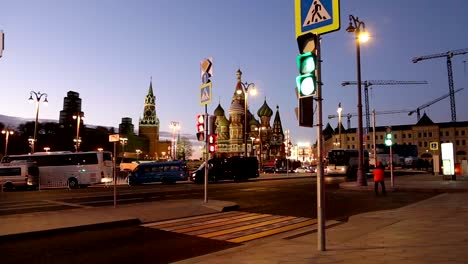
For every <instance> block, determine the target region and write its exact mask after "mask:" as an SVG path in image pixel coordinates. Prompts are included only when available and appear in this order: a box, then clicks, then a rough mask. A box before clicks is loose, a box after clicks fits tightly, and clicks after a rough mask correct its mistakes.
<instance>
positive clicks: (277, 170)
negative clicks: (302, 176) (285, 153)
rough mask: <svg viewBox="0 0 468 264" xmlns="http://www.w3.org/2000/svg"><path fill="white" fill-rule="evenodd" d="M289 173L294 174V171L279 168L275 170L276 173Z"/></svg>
mask: <svg viewBox="0 0 468 264" xmlns="http://www.w3.org/2000/svg"><path fill="white" fill-rule="evenodd" d="M288 172H289V173H294V170H292V169H286V168H284V167H282V168H277V169H276V170H275V173H288Z"/></svg>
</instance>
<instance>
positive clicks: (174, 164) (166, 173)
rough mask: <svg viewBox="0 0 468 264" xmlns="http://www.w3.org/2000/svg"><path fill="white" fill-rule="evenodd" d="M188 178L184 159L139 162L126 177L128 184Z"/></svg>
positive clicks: (166, 181) (164, 181)
mask: <svg viewBox="0 0 468 264" xmlns="http://www.w3.org/2000/svg"><path fill="white" fill-rule="evenodd" d="M187 178H188V169H187V163H186V162H185V161H164V162H147V163H141V164H139V165H138V166H137V167H136V168H135V169H134V170H133V171H132V172H131V173H130V174H129V175H128V177H127V180H128V185H140V184H145V183H153V182H161V183H165V184H172V183H175V182H176V181H185V180H187Z"/></svg>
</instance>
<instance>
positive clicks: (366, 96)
mask: <svg viewBox="0 0 468 264" xmlns="http://www.w3.org/2000/svg"><path fill="white" fill-rule="evenodd" d="M406 84H427V81H392V80H370V81H363V82H361V85H364V100H365V115H366V128H367V131H369V127H370V113H369V87H370V86H372V85H406ZM341 85H342V86H346V85H357V82H356V81H344V82H342V83H341Z"/></svg>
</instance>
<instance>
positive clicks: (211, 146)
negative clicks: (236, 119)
mask: <svg viewBox="0 0 468 264" xmlns="http://www.w3.org/2000/svg"><path fill="white" fill-rule="evenodd" d="M208 152H209V153H215V152H216V144H210V145H209V146H208Z"/></svg>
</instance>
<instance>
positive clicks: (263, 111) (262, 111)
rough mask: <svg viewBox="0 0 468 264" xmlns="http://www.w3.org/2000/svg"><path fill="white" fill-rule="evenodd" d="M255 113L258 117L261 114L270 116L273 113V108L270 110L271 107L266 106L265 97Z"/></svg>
mask: <svg viewBox="0 0 468 264" xmlns="http://www.w3.org/2000/svg"><path fill="white" fill-rule="evenodd" d="M257 115H258V116H260V117H262V116H267V117H271V116H272V115H273V110H271V108H270V107H269V106H268V104H267V102H266V99H265V102H263V105H262V107H260V109H258V111H257Z"/></svg>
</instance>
